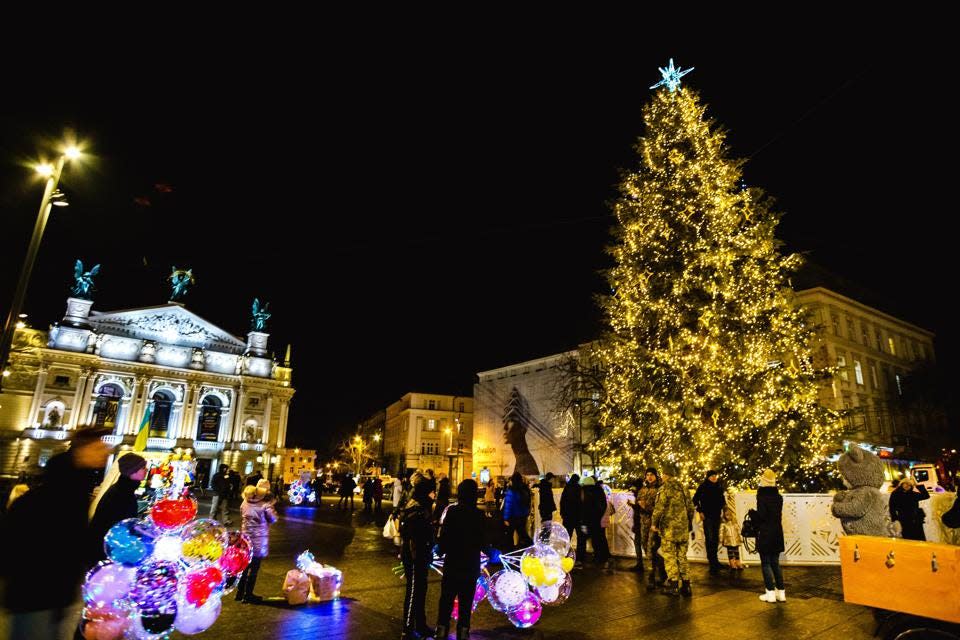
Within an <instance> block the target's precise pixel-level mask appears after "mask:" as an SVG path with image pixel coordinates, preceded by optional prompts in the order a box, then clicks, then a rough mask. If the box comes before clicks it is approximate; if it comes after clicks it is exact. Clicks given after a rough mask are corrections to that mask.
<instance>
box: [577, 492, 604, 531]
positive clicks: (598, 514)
mask: <svg viewBox="0 0 960 640" xmlns="http://www.w3.org/2000/svg"><path fill="white" fill-rule="evenodd" d="M606 512H607V494H605V493H604V492H603V487H600V486H597V485H595V484H588V485H587V486H585V487H583V505H582V509H581V511H580V517H581V521H580V522H581V524H585V525H587V526H597V525H599V524H600V521H601V520H602V519H603V516H604V514H605V513H606Z"/></svg>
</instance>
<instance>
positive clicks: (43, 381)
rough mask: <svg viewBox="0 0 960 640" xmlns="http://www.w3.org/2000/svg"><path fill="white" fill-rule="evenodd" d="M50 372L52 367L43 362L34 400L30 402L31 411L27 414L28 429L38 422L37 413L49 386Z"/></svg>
mask: <svg viewBox="0 0 960 640" xmlns="http://www.w3.org/2000/svg"><path fill="white" fill-rule="evenodd" d="M49 373H50V368H49V367H47V366H46V365H43V364H41V365H40V370H39V371H38V372H37V388H36V389H35V390H34V392H33V402H31V403H30V413H28V414H27V427H26V428H27V429H33V426H34V425H35V424H37V422H38V420H37V413H39V411H40V402H41V400H42V398H43V391H44V389H46V388H47V374H49Z"/></svg>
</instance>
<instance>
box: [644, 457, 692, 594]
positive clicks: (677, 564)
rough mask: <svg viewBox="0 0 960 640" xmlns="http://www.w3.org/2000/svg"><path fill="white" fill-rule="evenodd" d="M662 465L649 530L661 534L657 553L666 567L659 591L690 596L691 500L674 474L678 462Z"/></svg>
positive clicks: (676, 470) (677, 472)
mask: <svg viewBox="0 0 960 640" xmlns="http://www.w3.org/2000/svg"><path fill="white" fill-rule="evenodd" d="M661 468H662V470H663V475H662V478H663V486H661V487H660V490H659V491H658V492H657V504H656V505H655V506H654V508H653V516H652V518H651V525H650V531H652V532H655V533H658V534H659V535H660V541H661V542H660V544H661V547H660V553H661V554H662V555H663V558H664V566H665V568H666V570H667V582H666V583H665V584H664V586H663V588H662V589H661V593H664V594H665V595H670V596H676V595H683V596H685V597H690V596H691V595H693V590H692V589H691V587H690V579H689V577H688V575H689V573H688V571H689V569H688V566H687V547H688V546H689V544H690V530H691V524H692V522H693V513H694V512H693V501H692V500H691V499H690V494H689V492H687V490H686V489H685V488H684V486H683V484H681V482H680V480H679V478H678V477H677V475H678V474H679V468H678V467H677V465H676V464H674V463H673V462H669V461H668V462H665V463H664V464H663V465H662V467H661Z"/></svg>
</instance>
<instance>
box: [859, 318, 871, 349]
mask: <svg viewBox="0 0 960 640" xmlns="http://www.w3.org/2000/svg"><path fill="white" fill-rule="evenodd" d="M860 337H861V338H862V339H863V346H865V347H868V346H870V329H868V328H867V323H866V322H864V321H863V320H861V321H860Z"/></svg>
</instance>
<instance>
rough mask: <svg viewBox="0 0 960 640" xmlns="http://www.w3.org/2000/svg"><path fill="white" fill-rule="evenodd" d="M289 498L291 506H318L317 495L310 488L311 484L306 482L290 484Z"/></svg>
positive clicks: (295, 481)
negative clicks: (304, 504) (305, 504)
mask: <svg viewBox="0 0 960 640" xmlns="http://www.w3.org/2000/svg"><path fill="white" fill-rule="evenodd" d="M287 498H289V499H290V504H303V503H304V502H306V503H307V504H316V503H317V494H316V492H315V491H314V490H313V488H312V487H311V486H310V482H309V481H307V482H305V481H304V480H302V479H301V480H294V481H293V482H291V483H290V489H289V490H288V491H287Z"/></svg>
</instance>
